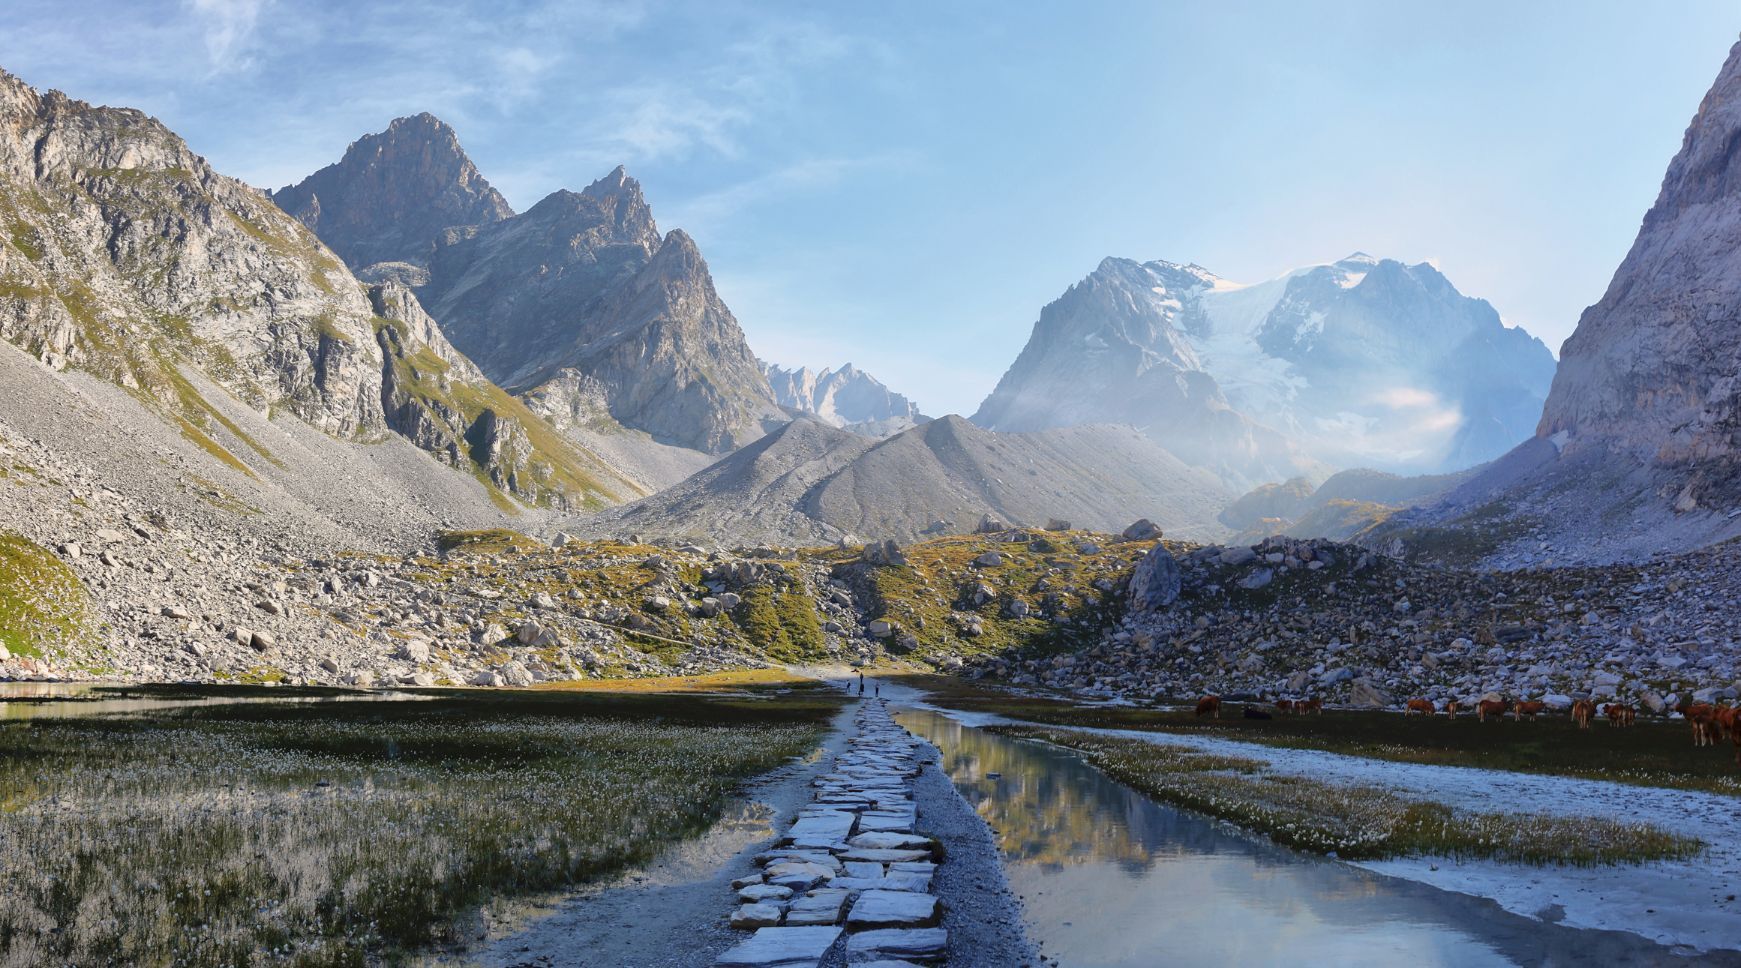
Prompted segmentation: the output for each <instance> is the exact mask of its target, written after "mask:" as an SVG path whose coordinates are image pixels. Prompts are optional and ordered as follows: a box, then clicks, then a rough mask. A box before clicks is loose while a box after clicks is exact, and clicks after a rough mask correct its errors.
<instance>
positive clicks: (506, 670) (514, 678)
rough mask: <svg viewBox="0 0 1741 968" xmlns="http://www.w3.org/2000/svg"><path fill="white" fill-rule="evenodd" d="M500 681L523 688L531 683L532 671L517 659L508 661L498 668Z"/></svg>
mask: <svg viewBox="0 0 1741 968" xmlns="http://www.w3.org/2000/svg"><path fill="white" fill-rule="evenodd" d="M498 671H499V673H500V675H501V677H502V681H503V682H506V683H507V684H508V685H510V686H513V687H515V688H516V689H524V688H526V687H527V686H530V685H531V684H532V672H531V670H529V669H527V668H526V666H525V664H523V663H521V662H520V661H519V660H517V659H516V660H515V661H513V662H509V663H507V664H506V665H504V666H502V668H501V669H500V670H498Z"/></svg>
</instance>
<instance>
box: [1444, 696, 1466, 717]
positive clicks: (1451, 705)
mask: <svg viewBox="0 0 1741 968" xmlns="http://www.w3.org/2000/svg"><path fill="white" fill-rule="evenodd" d="M1462 708H1463V704H1462V703H1460V702H1458V701H1457V700H1455V699H1453V700H1451V701H1450V702H1448V703H1445V716H1446V718H1448V719H1456V718H1457V710H1459V709H1462Z"/></svg>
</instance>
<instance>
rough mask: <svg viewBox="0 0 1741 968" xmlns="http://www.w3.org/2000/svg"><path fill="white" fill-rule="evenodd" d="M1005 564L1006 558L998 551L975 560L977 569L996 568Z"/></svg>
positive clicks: (987, 553)
mask: <svg viewBox="0 0 1741 968" xmlns="http://www.w3.org/2000/svg"><path fill="white" fill-rule="evenodd" d="M1003 563H1004V556H1003V554H1002V553H1001V552H997V551H988V552H986V553H985V554H983V555H980V556H979V557H978V558H975V559H973V567H975V568H996V567H997V566H998V565H1001V564H1003Z"/></svg>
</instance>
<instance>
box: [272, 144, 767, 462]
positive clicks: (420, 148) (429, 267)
mask: <svg viewBox="0 0 1741 968" xmlns="http://www.w3.org/2000/svg"><path fill="white" fill-rule="evenodd" d="M274 198H276V199H277V200H279V201H280V203H281V204H283V205H285V206H286V209H287V210H288V211H290V212H291V213H292V214H294V215H296V216H297V217H298V218H300V219H302V220H303V222H304V223H305V224H306V225H308V227H309V228H311V229H313V230H315V231H316V232H317V233H320V234H322V235H323V237H324V236H325V235H327V234H331V235H333V237H334V247H335V248H337V249H339V250H340V251H341V252H344V253H345V254H346V259H347V261H348V262H349V263H350V264H351V266H352V267H353V268H355V269H356V270H357V271H358V272H359V273H360V274H361V275H363V276H364V277H365V278H369V279H385V278H393V279H397V280H399V281H401V282H404V283H406V284H407V285H409V286H411V287H412V288H413V289H414V290H415V291H416V293H417V295H418V297H419V299H421V300H422V302H423V304H424V306H425V307H426V308H427V309H428V310H429V312H430V314H431V315H432V316H434V317H435V318H436V319H437V320H439V321H440V323H441V325H442V328H443V329H444V330H445V331H446V332H447V335H448V338H449V339H451V340H452V341H453V343H454V345H455V346H457V347H458V348H459V349H460V351H461V352H463V353H465V354H466V355H467V356H469V357H471V358H472V359H473V360H475V361H476V362H477V364H478V366H479V367H480V368H481V369H482V370H483V372H484V373H485V374H486V375H488V376H489V377H490V378H491V379H492V380H494V381H496V382H497V383H499V384H501V385H502V386H505V387H508V388H509V389H510V390H512V391H514V392H515V393H517V394H534V393H535V394H537V395H538V396H539V397H540V399H541V401H542V402H541V404H540V408H541V410H544V411H545V412H551V413H568V414H570V415H571V419H572V422H573V423H575V424H577V425H592V426H596V425H601V424H610V423H614V424H616V425H620V426H621V427H623V428H626V429H627V430H629V431H639V432H641V433H644V434H646V435H650V436H651V437H652V438H653V439H654V440H656V441H658V442H660V443H663V444H667V445H674V446H677V447H683V448H688V449H692V450H698V451H702V452H704V453H708V454H715V455H717V454H723V453H727V452H729V451H731V450H733V449H735V448H736V447H739V446H741V445H743V444H744V443H747V442H748V441H751V440H754V439H756V438H757V437H759V436H761V435H762V433H764V432H765V431H766V429H767V428H768V427H770V426H773V425H777V424H778V423H781V422H784V420H785V419H786V416H785V414H784V412H783V411H782V410H781V409H780V408H779V406H778V405H777V404H776V403H775V401H774V397H773V391H772V389H771V388H770V387H769V386H768V381H767V378H766V377H765V376H763V374H762V371H761V368H760V365H759V364H758V362H757V361H756V359H755V357H754V355H753V354H752V353H751V352H750V350H749V347H748V345H747V344H746V342H745V340H744V335H743V331H742V330H741V329H740V328H739V326H738V323H737V320H736V319H734V318H733V317H732V315H731V311H730V310H729V309H728V308H726V306H725V303H724V302H723V301H722V300H721V299H720V298H719V294H718V293H717V292H716V291H715V290H714V287H713V280H712V278H711V276H710V275H709V274H708V271H707V264H706V262H705V261H703V259H702V257H701V253H700V252H699V250H697V248H696V246H695V243H694V241H693V240H692V239H690V238H689V236H688V235H686V234H684V233H683V232H682V231H680V230H677V231H672V232H670V233H667V234H664V235H661V234H660V232H659V229H658V226H657V225H656V224H655V223H654V221H653V213H652V209H651V208H650V207H649V206H648V205H647V202H646V199H645V198H644V197H643V195H642V193H641V187H640V185H639V183H637V182H636V181H635V180H634V179H632V178H630V177H629V176H628V175H627V173H626V172H625V171H624V170H623V169H622V168H620V167H619V168H617V169H616V170H615V171H612V172H611V173H610V174H608V175H606V176H605V177H603V178H601V179H599V180H598V181H596V182H594V183H593V184H591V185H589V186H587V188H586V189H585V190H583V191H580V192H571V191H557V192H554V193H552V194H551V195H549V196H547V197H546V198H544V199H543V200H541V201H540V202H538V204H536V205H534V206H533V207H532V208H531V209H529V210H528V211H526V212H524V213H521V214H518V215H515V214H513V213H512V212H510V211H509V210H508V209H507V207H506V204H505V203H500V198H499V196H496V195H495V193H494V191H493V190H492V189H490V188H489V187H488V184H487V183H486V182H484V180H483V178H482V176H481V175H478V174H477V170H476V169H475V168H474V167H473V166H472V164H471V162H470V161H469V160H468V159H466V157H465V155H464V153H463V151H461V150H460V148H459V144H458V142H457V140H456V139H455V138H454V136H453V133H452V131H451V130H450V129H448V128H447V127H446V126H445V125H443V124H441V123H440V122H439V121H436V120H435V119H433V118H430V117H428V116H427V115H422V116H419V117H418V118H411V119H400V120H399V121H395V122H394V123H393V125H392V126H391V127H389V129H388V130H387V131H386V132H383V133H381V134H376V135H369V136H367V137H365V138H362V139H360V140H359V141H357V142H356V143H355V144H353V145H352V146H351V148H350V150H348V151H347V152H346V153H345V156H344V158H343V159H341V160H340V161H339V162H337V163H336V164H334V165H331V166H329V167H327V168H325V169H322V170H321V171H320V172H317V173H316V174H315V175H312V176H310V177H309V178H308V179H306V180H304V181H303V182H302V183H301V184H299V185H295V186H291V187H289V188H285V189H282V190H280V191H279V192H277V193H275V195H274ZM310 199H313V200H317V201H318V205H315V203H314V202H312V201H310ZM437 223H440V224H437ZM625 439H628V440H632V437H631V438H622V437H619V439H618V443H619V444H621V443H623V442H624V440H625ZM649 461H650V463H649V465H648V466H649V467H650V468H655V469H656V468H657V467H659V466H662V465H661V459H660V458H659V457H658V456H657V455H654V456H652V457H650V458H649Z"/></svg>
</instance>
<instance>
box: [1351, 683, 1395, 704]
mask: <svg viewBox="0 0 1741 968" xmlns="http://www.w3.org/2000/svg"><path fill="white" fill-rule="evenodd" d="M1348 702H1349V704H1350V705H1354V706H1372V707H1378V708H1382V707H1385V706H1389V705H1390V704H1391V698H1390V694H1389V693H1387V692H1385V691H1384V690H1383V689H1380V688H1378V687H1377V686H1375V685H1373V684H1372V681H1371V680H1370V679H1356V680H1354V681H1353V682H1351V683H1349V684H1348Z"/></svg>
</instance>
